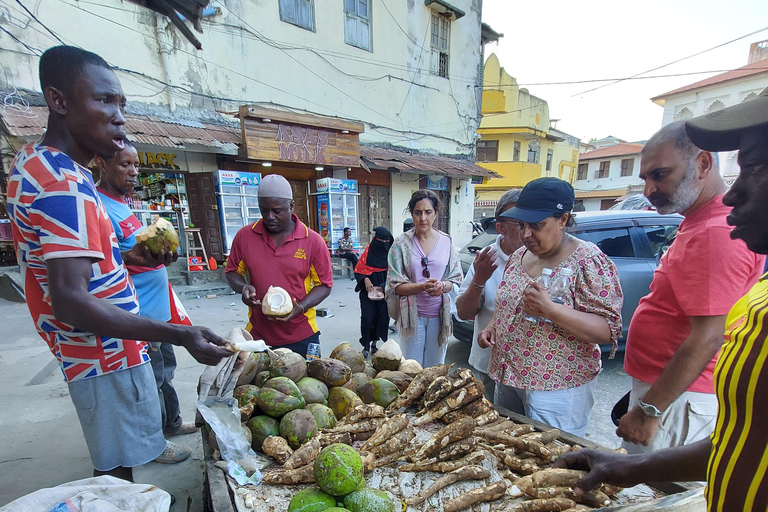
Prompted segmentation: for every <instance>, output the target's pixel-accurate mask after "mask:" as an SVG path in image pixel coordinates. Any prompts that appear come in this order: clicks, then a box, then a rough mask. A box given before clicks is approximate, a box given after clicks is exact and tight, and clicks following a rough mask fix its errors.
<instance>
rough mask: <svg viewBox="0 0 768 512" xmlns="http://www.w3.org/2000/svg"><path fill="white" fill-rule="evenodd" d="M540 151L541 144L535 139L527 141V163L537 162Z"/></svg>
mask: <svg viewBox="0 0 768 512" xmlns="http://www.w3.org/2000/svg"><path fill="white" fill-rule="evenodd" d="M540 153H541V146H539V144H538V143H537V142H536V141H531V142H529V143H528V163H529V164H537V163H539V154H540Z"/></svg>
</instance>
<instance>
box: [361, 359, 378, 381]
mask: <svg viewBox="0 0 768 512" xmlns="http://www.w3.org/2000/svg"><path fill="white" fill-rule="evenodd" d="M363 372H364V373H365V374H366V375H368V376H369V377H370V378H372V379H375V378H376V374H377V373H379V372H377V371H376V368H374V367H373V366H372V365H371V363H368V362H366V363H365V370H363Z"/></svg>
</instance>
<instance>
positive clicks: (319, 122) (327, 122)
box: [240, 105, 365, 133]
mask: <svg viewBox="0 0 768 512" xmlns="http://www.w3.org/2000/svg"><path fill="white" fill-rule="evenodd" d="M249 117H251V118H256V119H265V118H266V119H271V120H273V121H282V122H285V123H296V124H304V125H308V126H321V127H323V128H330V129H333V130H339V131H341V130H349V131H350V132H355V133H362V132H364V131H365V125H364V124H363V123H360V122H357V121H348V120H346V119H337V118H333V117H325V116H317V115H311V114H298V113H296V112H285V111H282V110H275V109H271V108H266V107H260V106H258V105H242V106H241V107H240V119H246V118H249Z"/></svg>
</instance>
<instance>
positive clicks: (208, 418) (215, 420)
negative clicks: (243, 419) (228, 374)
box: [197, 397, 256, 461]
mask: <svg viewBox="0 0 768 512" xmlns="http://www.w3.org/2000/svg"><path fill="white" fill-rule="evenodd" d="M197 410H198V411H200V414H201V415H202V416H203V419H204V420H205V422H206V423H207V424H208V426H209V427H211V430H213V433H214V434H215V435H216V443H217V444H218V445H219V451H220V452H221V458H222V459H224V460H226V461H230V460H237V459H244V458H248V457H255V456H256V452H254V451H253V450H252V449H251V445H250V443H248V440H247V439H246V438H245V435H244V434H243V429H242V426H241V424H240V409H239V408H238V406H237V400H235V399H234V398H232V397H229V398H224V397H209V398H208V399H207V400H206V401H205V402H198V403H197Z"/></svg>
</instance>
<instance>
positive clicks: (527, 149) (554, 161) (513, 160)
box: [475, 54, 580, 220]
mask: <svg viewBox="0 0 768 512" xmlns="http://www.w3.org/2000/svg"><path fill="white" fill-rule="evenodd" d="M482 115H483V118H482V121H481V122H480V128H479V129H478V130H477V133H478V134H479V135H480V139H479V140H478V142H477V157H476V162H477V163H478V165H481V166H482V167H485V168H486V169H489V170H491V171H494V172H496V173H497V174H499V175H500V176H501V178H491V179H490V180H488V182H486V183H482V184H477V185H475V189H476V191H477V194H476V202H475V220H479V219H482V218H483V217H487V216H490V215H493V211H494V209H495V206H496V202H497V201H498V199H499V198H500V197H501V196H502V195H503V194H504V192H506V191H507V190H509V189H510V188H515V187H520V188H522V187H524V186H525V184H526V183H528V182H529V181H531V180H534V179H536V178H541V177H545V176H551V177H556V178H561V179H564V180H567V181H569V182H573V180H574V178H575V171H576V165H577V163H578V155H579V144H580V140H579V139H577V138H576V137H573V136H571V135H568V134H567V133H564V132H562V131H560V130H556V129H554V128H552V127H550V124H551V121H552V120H551V119H550V117H549V105H548V104H547V102H546V101H545V100H543V99H541V98H537V97H536V96H534V95H532V94H531V93H529V92H528V90H527V89H524V88H520V87H519V86H518V84H517V80H515V78H514V77H512V76H511V75H509V73H507V72H506V71H505V70H504V68H503V67H501V65H500V63H499V59H498V57H497V56H496V55H495V54H491V55H490V56H489V57H488V59H487V60H486V62H485V68H484V71H483V102H482Z"/></svg>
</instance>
